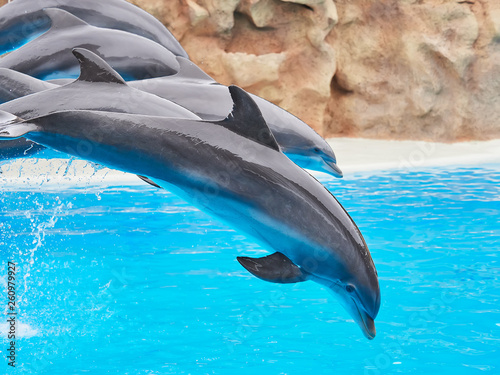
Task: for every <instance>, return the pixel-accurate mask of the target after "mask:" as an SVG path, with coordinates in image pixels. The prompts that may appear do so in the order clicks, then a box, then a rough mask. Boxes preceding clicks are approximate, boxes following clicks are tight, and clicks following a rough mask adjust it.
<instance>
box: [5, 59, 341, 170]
mask: <svg viewBox="0 0 500 375" xmlns="http://www.w3.org/2000/svg"><path fill="white" fill-rule="evenodd" d="M177 60H178V62H179V66H180V70H179V72H178V73H177V74H174V75H171V76H167V77H160V78H152V79H147V80H141V81H130V82H128V85H129V86H130V87H134V88H137V89H140V90H143V91H146V92H149V93H152V94H156V95H158V96H159V97H161V98H165V99H168V100H170V101H172V102H174V103H177V104H179V105H180V106H182V107H184V108H187V109H189V110H190V111H192V112H193V113H195V114H197V115H198V116H200V117H201V118H202V119H204V120H219V119H222V118H224V117H225V115H226V114H227V113H229V111H230V110H231V107H232V105H233V101H232V99H231V95H230V93H229V90H228V88H227V86H223V85H220V84H218V83H217V82H215V81H214V80H213V79H212V78H211V77H210V76H208V75H207V74H205V73H204V72H203V71H202V70H201V69H200V68H198V67H197V66H196V65H195V64H194V63H192V62H191V61H189V60H187V59H184V58H182V57H177ZM20 80H21V83H19V84H16V83H15V82H13V83H10V87H13V89H11V92H10V94H11V95H14V93H13V92H12V91H14V92H15V94H16V95H19V96H24V95H27V94H30V93H32V92H33V91H31V90H29V88H28V89H25V88H26V87H29V81H37V80H36V79H34V78H32V77H26V76H24V78H23V79H21V77H20ZM2 81H3V79H2V71H1V70H0V86H1V85H2ZM51 82H56V83H58V84H67V83H68V82H72V81H71V80H68V79H62V80H54V81H51ZM37 85H38V84H36V83H35V82H34V83H33V85H32V86H33V87H36V86H37ZM44 85H46V86H47V85H49V86H48V87H57V86H55V85H51V84H50V83H48V82H44ZM16 87H19V88H20V89H19V90H16V89H15V88H16ZM0 93H1V92H0ZM250 96H251V97H252V99H253V100H254V101H255V102H256V103H257V105H258V106H259V110H260V111H261V113H262V115H263V117H264V120H265V121H266V123H267V125H268V126H269V128H270V129H271V131H272V132H273V134H274V137H275V138H276V141H277V142H278V144H279V145H280V147H281V149H282V151H283V152H284V153H285V154H286V155H287V156H288V157H289V158H290V159H292V160H293V161H294V162H295V163H297V165H300V166H301V167H302V168H307V169H312V170H317V171H321V172H325V173H330V174H332V175H333V176H335V177H342V171H341V170H340V168H339V167H338V166H337V164H336V163H337V159H336V157H335V153H334V152H333V150H332V148H331V147H330V145H329V144H328V142H326V141H325V140H324V139H323V138H322V137H321V136H320V135H319V134H318V133H316V132H315V131H314V130H313V129H312V128H311V127H309V125H307V124H306V123H305V122H303V121H301V120H299V119H298V118H297V117H295V116H294V115H292V114H290V113H289V112H287V111H285V110H284V109H282V108H280V107H278V106H277V105H274V104H273V103H271V102H268V101H267V100H265V99H262V98H260V97H258V96H257V95H252V94H250ZM0 99H1V98H0ZM20 117H22V116H20Z"/></svg>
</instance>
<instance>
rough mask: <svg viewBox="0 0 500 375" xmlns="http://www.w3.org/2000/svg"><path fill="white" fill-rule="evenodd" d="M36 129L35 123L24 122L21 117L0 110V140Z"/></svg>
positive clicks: (19, 135)
mask: <svg viewBox="0 0 500 375" xmlns="http://www.w3.org/2000/svg"><path fill="white" fill-rule="evenodd" d="M36 129H37V127H36V125H33V124H29V123H25V122H24V120H23V119H22V118H19V117H17V116H14V115H13V114H11V113H9V112H5V111H0V140H2V139H4V140H10V139H16V138H20V137H22V136H24V135H25V134H26V133H29V132H30V131H33V130H36Z"/></svg>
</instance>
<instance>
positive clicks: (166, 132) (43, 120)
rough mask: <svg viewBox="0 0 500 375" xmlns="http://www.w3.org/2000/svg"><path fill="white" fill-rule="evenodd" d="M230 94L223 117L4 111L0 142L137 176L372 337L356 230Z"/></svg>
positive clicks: (366, 259)
mask: <svg viewBox="0 0 500 375" xmlns="http://www.w3.org/2000/svg"><path fill="white" fill-rule="evenodd" d="M229 91H230V94H231V97H232V99H233V102H234V107H233V110H232V112H231V113H230V114H229V116H227V118H225V119H224V120H219V121H204V120H191V119H172V118H165V117H154V116H141V115H130V114H123V113H111V112H99V111H62V112H56V113H52V114H50V115H47V116H42V117H38V118H33V119H31V120H28V121H24V120H22V119H20V118H18V117H16V116H14V115H12V114H8V113H5V112H4V113H3V121H2V122H1V124H2V125H0V139H12V138H18V137H26V138H28V139H31V140H33V141H35V142H37V143H40V144H42V145H44V146H47V147H51V148H53V149H55V150H60V151H63V152H66V153H69V154H72V155H75V156H78V157H83V158H85V159H87V160H91V161H94V162H97V163H100V164H102V165H105V166H108V167H111V168H116V169H119V170H122V171H125V172H130V173H134V174H140V175H143V176H145V177H146V178H147V179H149V180H151V181H152V182H153V183H156V184H157V185H159V186H161V187H163V188H165V189H167V190H169V191H171V192H173V193H174V194H177V195H178V196H179V197H181V198H183V199H185V200H186V201H187V202H189V203H191V204H193V205H194V206H196V207H198V208H200V209H201V210H203V211H205V212H207V213H209V214H211V215H213V216H214V217H215V218H217V219H219V220H221V221H224V222H226V223H228V224H229V225H231V226H232V227H234V228H236V229H238V230H240V231H242V232H243V233H245V234H247V235H250V236H251V237H253V238H255V239H256V240H257V241H258V242H260V243H261V244H262V245H263V246H264V247H265V248H267V249H270V250H272V251H273V254H271V255H269V256H266V257H262V258H250V257H238V258H237V259H238V261H239V262H240V264H241V265H242V266H243V267H244V268H245V269H247V270H248V271H249V272H250V273H252V274H253V275H255V276H256V277H258V278H260V279H262V280H265V281H269V282H276V283H296V282H302V281H306V280H311V281H314V282H316V283H319V284H321V285H323V286H325V287H326V288H327V289H328V290H329V291H331V292H332V293H334V295H336V296H337V297H338V299H339V301H340V302H341V304H342V305H343V306H344V307H345V308H346V309H347V311H348V312H349V313H350V315H351V316H352V318H353V319H354V320H355V321H356V322H357V324H358V325H359V327H360V328H361V330H362V331H363V333H364V334H365V336H366V337H367V338H368V339H373V338H374V337H375V334H376V330H375V323H374V319H375V317H376V316H377V313H378V310H379V307H380V289H379V284H378V276H377V271H376V269H375V265H374V263H373V260H372V257H371V255H370V252H369V250H368V247H367V245H366V243H365V240H364V239H363V236H362V235H361V232H360V231H359V229H358V227H357V226H356V224H355V223H354V221H353V220H352V219H351V217H350V216H349V215H348V213H347V212H346V211H345V209H344V208H343V207H342V206H341V205H340V203H339V202H338V201H337V200H336V199H335V197H334V196H333V195H332V194H331V193H330V192H329V191H328V190H327V189H326V188H325V187H323V186H322V185H321V184H320V183H319V182H318V181H317V180H316V179H315V178H313V177H312V176H311V175H309V174H308V173H307V172H306V171H304V170H303V169H302V168H300V167H298V166H297V165H295V164H294V163H293V162H292V161H291V160H290V159H288V158H287V157H286V156H285V155H284V154H283V153H282V152H281V151H280V147H279V145H278V143H277V142H276V140H275V138H274V136H273V133H272V132H271V131H270V129H269V127H268V126H267V124H266V122H265V121H264V118H263V117H262V115H261V114H260V111H259V107H258V106H257V105H256V104H255V102H254V101H253V100H252V99H251V97H250V96H249V95H248V94H246V93H245V92H244V91H243V90H241V89H239V88H237V87H236V86H230V87H229ZM82 149H85V152H84V153H83V152H81V151H79V150H82Z"/></svg>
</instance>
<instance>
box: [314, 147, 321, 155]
mask: <svg viewBox="0 0 500 375" xmlns="http://www.w3.org/2000/svg"><path fill="white" fill-rule="evenodd" d="M313 150H314V152H315V153H317V154H319V153H320V152H321V150H320V149H319V148H318V147H314V149H313Z"/></svg>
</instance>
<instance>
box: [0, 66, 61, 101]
mask: <svg viewBox="0 0 500 375" xmlns="http://www.w3.org/2000/svg"><path fill="white" fill-rule="evenodd" d="M56 87H58V85H54V84H52V83H49V82H45V81H42V80H39V79H36V78H33V77H31V76H29V75H27V74H24V73H20V72H17V71H15V70H12V69H5V68H0V104H2V103H5V102H9V101H11V100H14V99H18V98H21V97H23V96H26V95H29V94H33V93H36V92H40V91H45V90H49V89H53V88H56Z"/></svg>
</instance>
